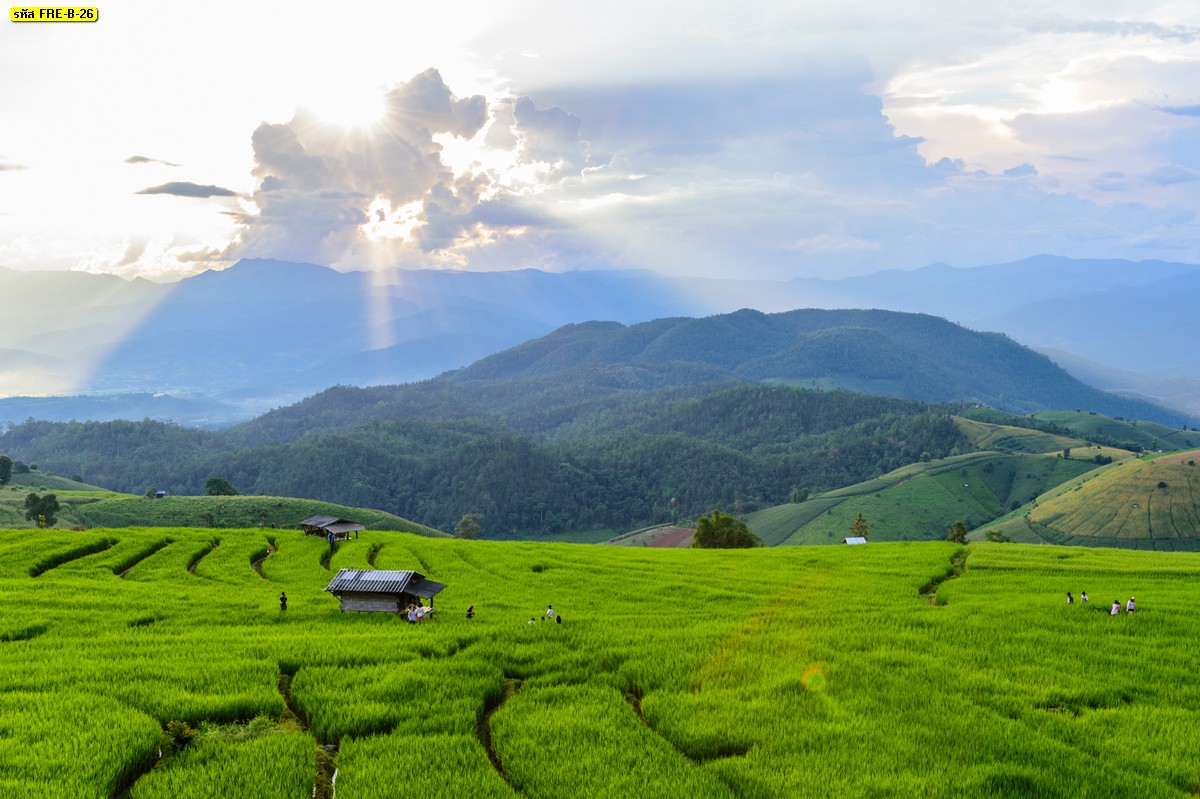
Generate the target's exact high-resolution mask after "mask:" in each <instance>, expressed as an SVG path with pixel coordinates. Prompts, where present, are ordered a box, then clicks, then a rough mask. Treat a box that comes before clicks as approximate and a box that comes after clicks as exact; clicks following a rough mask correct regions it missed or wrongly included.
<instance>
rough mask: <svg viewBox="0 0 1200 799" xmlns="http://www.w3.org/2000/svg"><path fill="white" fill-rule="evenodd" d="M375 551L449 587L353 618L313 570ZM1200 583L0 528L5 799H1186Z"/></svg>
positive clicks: (1039, 557) (375, 556) (1014, 559)
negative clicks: (1115, 604) (415, 606)
mask: <svg viewBox="0 0 1200 799" xmlns="http://www.w3.org/2000/svg"><path fill="white" fill-rule="evenodd" d="M1122 468H1129V467H1122ZM269 547H270V551H269V554H268V548H269ZM327 558H330V560H329V562H328V565H325V562H326V559H327ZM252 562H254V563H255V564H256V567H255V566H252V565H251V564H252ZM372 565H374V566H375V567H376V568H379V569H389V570H406V569H419V570H420V571H421V573H422V574H424V575H425V576H427V577H429V578H430V579H431V580H435V581H437V582H439V583H442V584H444V585H445V588H444V590H442V591H441V592H440V593H439V594H437V596H436V598H435V600H434V606H435V608H436V611H435V612H434V613H433V615H432V616H431V617H430V618H429V619H427V620H426V621H423V622H421V623H420V624H409V623H407V622H406V621H405V620H404V619H403V618H402V617H399V616H397V615H396V614H394V613H355V612H342V611H341V610H340V609H339V603H338V601H337V599H336V598H335V597H333V596H332V595H330V594H329V593H326V592H325V591H324V588H325V587H326V586H327V585H328V584H329V582H330V579H331V577H332V576H333V575H334V574H336V573H337V571H338V570H339V569H342V568H347V569H366V568H370V567H371V566H372ZM1198 577H1200V555H1194V554H1187V553H1169V554H1167V553H1154V552H1128V551H1124V552H1122V551H1112V550H1105V551H1101V550H1084V549H1079V548H1075V549H1064V548H1058V547H1034V546H1021V545H1016V544H1003V545H1001V544H986V543H985V544H972V545H970V546H969V547H959V546H955V545H951V544H947V543H929V544H886V543H885V544H872V545H870V546H865V547H803V548H802V547H784V548H771V549H765V548H759V549H753V550H742V551H736V552H733V551H705V550H691V549H662V550H655V549H651V548H644V547H591V546H572V545H562V544H529V543H494V542H485V541H460V540H453V539H438V538H419V537H415V536H409V535H403V534H399V535H397V534H392V533H381V532H370V531H368V532H366V533H363V535H362V536H361V538H359V539H356V540H352V541H347V542H341V543H339V544H338V545H337V548H336V550H335V552H334V553H333V554H332V556H331V557H330V553H329V548H328V547H327V546H326V545H325V543H324V542H322V541H319V540H316V539H313V538H311V537H306V536H304V535H302V534H301V533H300V532H299V531H294V530H278V531H274V530H265V531H264V530H260V529H248V530H220V531H216V530H204V529H187V528H128V529H122V530H96V531H88V532H82V533H75V532H71V531H59V530H48V531H44V530H35V531H27V530H22V531H2V530H0V608H4V609H5V612H4V613H3V614H2V615H0V730H3V739H4V746H3V748H2V749H0V786H2V787H0V794H2V795H4V796H5V797H10V796H11V797H38V799H68V797H69V798H70V799H111V797H119V796H132V797H136V799H211V797H237V799H279V798H280V797H309V796H320V797H329V796H331V795H333V788H334V787H335V785H336V794H337V796H339V797H343V796H344V797H356V799H393V798H394V797H396V796H397V795H404V796H409V795H411V796H418V797H429V799H452V798H453V799H457V797H472V799H520V797H656V799H730V797H761V798H762V799H790V798H791V797H883V796H888V797H922V798H923V799H958V798H959V797H979V798H980V799H1004V798H1006V797H1122V798H1123V797H1130V798H1133V797H1136V799H1183V798H1184V797H1188V796H1194V795H1195V794H1196V792H1197V790H1198V789H1200V725H1197V724H1196V723H1195V708H1197V707H1200V683H1198V682H1197V680H1196V679H1195V677H1194V674H1195V646H1194V641H1195V640H1196V638H1197V637H1198V636H1200V618H1198V616H1197V613H1196V608H1197V607H1198V606H1200V579H1197V578H1198ZM1083 590H1087V591H1088V592H1089V594H1090V595H1091V597H1092V599H1093V601H1092V603H1091V604H1090V605H1083V604H1080V603H1076V604H1074V605H1071V606H1068V605H1067V604H1066V602H1065V601H1064V594H1065V592H1067V591H1073V592H1075V593H1076V594H1078V593H1079V592H1081V591H1083ZM281 594H286V596H287V599H288V603H287V610H286V611H282V610H280V603H279V598H280V595H281ZM1131 596H1136V597H1137V610H1136V612H1135V613H1134V614H1132V615H1130V614H1126V613H1121V614H1120V615H1118V616H1110V615H1109V614H1108V612H1107V606H1108V604H1109V603H1110V602H1111V601H1112V600H1113V599H1116V598H1119V599H1120V600H1122V601H1124V600H1126V599H1127V598H1129V597H1131ZM549 604H552V605H553V607H554V609H555V610H556V611H557V612H558V616H557V617H558V618H561V619H562V623H554V622H549V621H541V620H537V621H532V622H531V621H530V618H531V616H532V617H534V618H536V619H540V618H543V617H544V613H545V610H546V607H547V605H549ZM468 605H471V606H474V609H475V614H474V617H473V618H467V617H466V614H465V613H464V611H465V609H466V608H467V606H468ZM1081 662H1082V663H1085V665H1081ZM962 742H969V743H970V745H963V744H962ZM335 773H336V781H335V779H334V774H335ZM398 786H402V789H401V788H398Z"/></svg>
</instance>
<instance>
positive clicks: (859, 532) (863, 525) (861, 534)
mask: <svg viewBox="0 0 1200 799" xmlns="http://www.w3.org/2000/svg"><path fill="white" fill-rule="evenodd" d="M870 529H871V528H870V526H869V525H868V524H867V520H866V519H864V518H863V515H862V514H861V513H860V514H858V516H856V517H854V524H852V525H850V536H851V537H852V538H866V537H867V532H868V531H869V530H870Z"/></svg>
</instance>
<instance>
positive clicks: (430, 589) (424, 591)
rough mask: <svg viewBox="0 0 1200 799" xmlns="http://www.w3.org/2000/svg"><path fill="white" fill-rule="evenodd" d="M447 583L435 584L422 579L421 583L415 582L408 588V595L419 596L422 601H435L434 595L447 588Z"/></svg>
mask: <svg viewBox="0 0 1200 799" xmlns="http://www.w3.org/2000/svg"><path fill="white" fill-rule="evenodd" d="M445 587H446V585H445V583H435V582H434V581H433V580H426V579H422V580H421V581H420V582H415V581H414V582H413V583H412V584H411V585H409V587H408V593H410V594H413V595H415V596H419V597H421V598H422V599H433V596H434V594H436V593H437V592H438V591H441V590H442V589H443V588H445Z"/></svg>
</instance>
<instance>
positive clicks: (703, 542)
mask: <svg viewBox="0 0 1200 799" xmlns="http://www.w3.org/2000/svg"><path fill="white" fill-rule="evenodd" d="M692 546H693V547H696V548H697V549H749V548H750V547H757V546H762V540H761V539H760V538H759V537H758V536H756V535H755V534H754V533H752V532H750V528H749V527H747V526H746V523H745V522H743V521H742V520H741V519H738V518H737V517H735V516H730V515H729V514H727V513H721V511H719V510H714V511H713V512H712V516H701V517H700V519H699V520H698V521H697V522H696V532H695V534H694V535H693V536H692Z"/></svg>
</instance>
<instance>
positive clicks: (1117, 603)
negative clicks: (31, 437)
mask: <svg viewBox="0 0 1200 799" xmlns="http://www.w3.org/2000/svg"><path fill="white" fill-rule="evenodd" d="M1079 601H1080V602H1081V603H1082V604H1085V605H1086V604H1087V601H1088V595H1087V591H1083V592H1082V593H1080V595H1079ZM1136 602H1137V597H1135V596H1131V597H1129V601H1128V602H1126V603H1125V612H1126V613H1133V609H1134V605H1135V603H1136ZM1067 604H1068V605H1073V604H1075V597H1073V596H1072V595H1071V592H1070V591H1068V592H1067ZM1120 614H1121V600H1119V599H1114V600H1113V603H1112V609H1111V610H1110V611H1109V615H1110V616H1119V615H1120Z"/></svg>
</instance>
